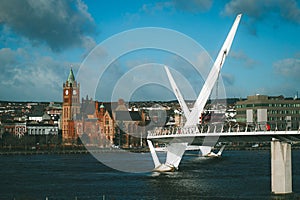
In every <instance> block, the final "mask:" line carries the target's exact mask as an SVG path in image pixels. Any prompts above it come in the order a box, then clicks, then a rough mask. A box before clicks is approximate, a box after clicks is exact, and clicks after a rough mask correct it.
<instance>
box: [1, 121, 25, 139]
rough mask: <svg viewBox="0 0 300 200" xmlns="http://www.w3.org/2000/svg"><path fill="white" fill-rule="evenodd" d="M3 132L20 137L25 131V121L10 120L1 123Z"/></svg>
mask: <svg viewBox="0 0 300 200" xmlns="http://www.w3.org/2000/svg"><path fill="white" fill-rule="evenodd" d="M3 130H4V132H7V133H10V134H13V135H15V136H17V137H19V138H20V137H22V136H24V135H25V133H26V131H27V130H26V122H11V123H5V124H3Z"/></svg>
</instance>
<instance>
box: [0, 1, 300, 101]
mask: <svg viewBox="0 0 300 200" xmlns="http://www.w3.org/2000/svg"><path fill="white" fill-rule="evenodd" d="M237 13H243V17H242V20H241V24H240V26H239V28H238V31H237V34H236V37H235V40H234V42H233V45H232V48H231V52H230V54H229V56H228V58H227V60H226V62H225V64H224V66H223V69H222V77H223V81H224V84H225V90H226V96H227V97H246V96H247V95H253V94H257V93H259V94H266V95H284V96H294V95H295V94H296V93H297V91H299V92H300V84H299V81H300V76H299V74H300V39H299V35H300V3H299V2H298V1H295V0H265V1H260V0H248V1H244V0H229V1H216V0H215V1H213V0H191V1H184V0H170V1H142V0H132V1H122V0H120V1H94V0H65V1H56V0H47V1H46V0H45V1H32V0H23V1H17V0H2V1H1V2H0V32H1V35H0V69H1V73H0V82H1V83H0V99H1V100H15V101H28V100H29V101H62V84H63V82H64V81H65V80H66V78H67V76H68V73H69V69H70V66H71V65H72V66H73V69H74V72H75V74H76V73H77V71H78V69H79V67H80V64H81V63H82V61H83V60H84V58H85V57H86V55H88V53H89V52H90V51H91V50H92V49H93V48H94V47H95V46H96V45H97V44H99V43H101V42H103V41H104V40H106V39H107V38H109V37H111V36H113V35H114V34H118V33H120V32H122V31H126V30H129V29H134V28H142V27H162V28H168V29H172V30H175V31H178V32H181V33H183V34H185V35H187V36H189V37H190V38H192V39H194V40H195V41H197V42H198V43H199V44H200V45H202V46H203V48H204V49H205V50H207V52H208V53H209V55H210V56H211V57H212V59H215V58H216V56H217V53H218V51H219V49H220V48H221V45H222V43H223V41H224V39H225V37H226V35H227V33H228V31H229V29H230V27H231V25H232V23H233V21H234V19H235V16H236V14H237ZM175 42H176V41H175ZM147 53H148V54H151V55H146V54H147ZM141 55H142V56H144V57H145V58H141V57H142V56H141ZM164 56H165V55H161V56H160V55H159V52H155V53H153V52H149V51H144V52H140V54H137V55H136V56H130V55H128V57H127V59H126V58H120V59H119V60H117V61H116V63H115V65H114V67H115V69H111V70H110V72H109V73H107V76H108V77H106V80H107V82H103V83H102V85H101V86H99V88H102V91H101V92H99V94H98V95H97V98H98V99H99V100H107V99H105V98H104V97H102V96H101V94H103V93H104V92H105V90H111V87H110V84H112V82H109V81H111V80H113V79H118V78H120V77H121V76H122V72H124V70H123V71H122V70H120V69H124V68H126V66H124V65H129V64H128V63H130V65H133V64H134V63H138V64H141V63H146V62H147V61H148V60H150V61H152V57H156V61H160V62H162V64H163V62H165V61H166V59H172V58H171V56H170V55H168V56H165V57H164ZM167 63H172V61H170V60H168V61H167ZM208 67H211V66H208ZM104 80H105V78H104ZM195 87H196V88H197V87H199V85H195ZM103 88H104V89H103ZM198 90H199V89H196V91H198ZM137 93H141V91H139V92H137ZM82 95H83V96H85V94H82ZM166 95H167V96H168V95H170V94H166ZM146 97H147V95H145V98H146ZM173 97H174V96H173ZM173 97H172V95H171V97H168V98H173ZM146 99H147V98H146Z"/></svg>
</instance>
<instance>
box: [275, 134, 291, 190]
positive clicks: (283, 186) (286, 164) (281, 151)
mask: <svg viewBox="0 0 300 200" xmlns="http://www.w3.org/2000/svg"><path fill="white" fill-rule="evenodd" d="M271 184H272V193H274V194H289V193H292V159H291V144H289V143H287V142H281V141H279V140H276V139H273V140H272V142H271Z"/></svg>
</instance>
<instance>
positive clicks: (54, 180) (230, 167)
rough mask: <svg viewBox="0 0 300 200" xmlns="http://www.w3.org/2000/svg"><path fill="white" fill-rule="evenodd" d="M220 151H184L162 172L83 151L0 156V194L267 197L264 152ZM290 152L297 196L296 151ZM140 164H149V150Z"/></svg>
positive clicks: (22, 196) (17, 196) (299, 159)
mask: <svg viewBox="0 0 300 200" xmlns="http://www.w3.org/2000/svg"><path fill="white" fill-rule="evenodd" d="M108 154H109V153H108ZM223 154H224V155H223V157H222V158H218V159H207V158H201V157H197V156H196V155H195V154H191V153H189V154H187V155H185V156H184V158H183V161H182V163H181V165H180V169H179V171H177V172H174V173H164V174H160V173H153V172H147V173H124V172H120V171H116V170H114V169H111V168H109V167H107V166H105V165H103V164H101V163H100V162H99V161H97V160H96V159H95V158H94V157H93V156H91V155H88V154H84V155H83V154H81V155H78V154H73V155H72V154H70V155H14V156H1V157H0V160H1V162H0V177H1V182H0V183H1V184H0V199H16V200H18V199H46V198H48V199H49V200H50V199H270V197H271V193H270V191H271V178H270V173H271V172H270V152H269V151H226V150H225V151H224V153H223ZM292 155H293V191H294V193H295V195H296V196H297V195H298V194H300V168H299V164H300V151H299V150H297V151H293V152H292ZM112 156H113V154H112ZM130 162H131V161H130V159H127V160H124V159H123V160H122V161H121V162H120V164H121V165H122V164H124V165H128V166H130ZM140 163H141V165H145V167H149V166H150V167H152V165H153V164H152V160H151V157H150V154H148V153H144V156H143V160H141V161H140Z"/></svg>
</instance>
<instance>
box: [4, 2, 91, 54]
mask: <svg viewBox="0 0 300 200" xmlns="http://www.w3.org/2000/svg"><path fill="white" fill-rule="evenodd" d="M0 24H2V25H4V26H6V27H8V28H10V29H11V30H12V31H13V32H14V33H16V34H19V35H21V36H24V37H26V38H28V39H29V40H30V41H32V42H34V43H40V42H42V43H43V42H44V43H46V44H47V45H48V46H49V47H50V48H51V49H52V50H54V51H61V50H64V49H65V48H71V47H89V46H90V45H91V43H93V40H91V37H90V36H91V35H93V34H95V33H96V26H95V22H94V19H93V18H92V16H91V15H90V14H89V12H88V8H87V6H86V4H84V3H83V2H82V1H81V0H77V1H75V0H66V1H56V0H41V1H36V0H22V1H19V0H2V1H0Z"/></svg>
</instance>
